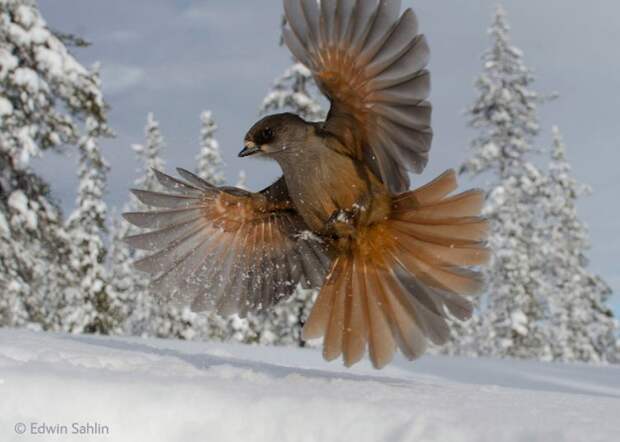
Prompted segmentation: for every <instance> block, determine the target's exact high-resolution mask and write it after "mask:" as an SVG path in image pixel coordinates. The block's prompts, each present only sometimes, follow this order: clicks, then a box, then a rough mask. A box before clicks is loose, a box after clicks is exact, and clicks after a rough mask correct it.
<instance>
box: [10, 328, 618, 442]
mask: <svg viewBox="0 0 620 442" xmlns="http://www.w3.org/2000/svg"><path fill="white" fill-rule="evenodd" d="M0 397H2V401H0V435H1V438H2V440H3V441H29V440H44V439H45V440H61V439H54V438H53V437H47V438H45V437H42V436H41V435H32V434H29V433H27V434H25V435H17V434H15V432H14V430H13V429H14V427H15V425H16V424H17V423H26V424H27V431H30V430H29V428H30V425H31V423H36V424H39V425H40V424H43V423H44V424H46V425H48V426H54V425H58V426H61V425H67V426H68V430H69V431H71V424H72V423H73V422H77V423H79V424H80V425H86V424H90V425H91V426H92V427H95V424H97V425H99V428H104V426H105V427H107V428H108V429H109V434H106V435H105V437H104V436H101V435H99V436H92V439H88V438H84V436H82V437H79V436H75V438H71V437H65V438H64V439H62V440H110V441H128V440H148V441H151V442H157V441H187V440H213V441H218V442H225V441H240V440H243V441H247V442H253V441H275V440H284V441H308V442H309V441H325V442H327V441H343V440H355V441H417V442H424V441H441V442H451V441H459V442H467V441H494V442H495V441H506V442H508V441H581V440H584V441H586V440H587V441H588V442H596V441H612V440H618V437H619V436H620V421H619V420H618V415H620V368H617V367H592V366H586V365H561V364H550V363H540V362H522V361H512V360H490V359H465V358H455V357H445V356H435V357H425V358H423V359H421V360H420V361H418V362H416V363H409V362H406V361H405V360H403V359H397V360H396V361H395V363H394V364H392V365H391V366H389V367H388V368H386V369H385V370H383V371H376V370H373V369H372V368H371V367H370V365H369V364H367V363H365V364H361V365H360V366H359V368H358V366H356V368H355V369H354V370H347V369H345V368H343V367H341V366H339V365H337V364H328V363H325V362H323V361H322V359H321V357H320V354H319V353H318V352H317V351H316V350H313V349H295V348H282V347H258V346H255V347H252V346H242V345H233V344H213V343H196V342H192V343H190V342H183V341H163V340H140V339H136V338H134V339H126V338H107V337H85V336H75V335H55V334H42V333H41V334H38V333H33V332H27V331H14V330H7V329H3V330H0Z"/></svg>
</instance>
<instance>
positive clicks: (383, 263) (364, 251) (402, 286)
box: [304, 171, 489, 368]
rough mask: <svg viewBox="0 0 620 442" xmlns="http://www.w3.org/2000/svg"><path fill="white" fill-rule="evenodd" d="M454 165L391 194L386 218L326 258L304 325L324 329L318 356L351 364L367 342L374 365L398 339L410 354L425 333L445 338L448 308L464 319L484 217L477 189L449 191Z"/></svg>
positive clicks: (477, 283) (317, 333) (386, 358)
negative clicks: (390, 209)
mask: <svg viewBox="0 0 620 442" xmlns="http://www.w3.org/2000/svg"><path fill="white" fill-rule="evenodd" d="M455 189H456V179H455V175H454V172H453V171H450V172H446V173H445V174H443V175H442V176H441V177H439V178H438V179H437V180H435V181H433V182H432V183H430V184H429V185H427V186H424V187H422V188H420V189H418V190H416V191H412V192H407V193H405V194H403V195H400V196H398V197H395V198H394V203H393V212H392V215H391V217H390V219H388V220H386V221H385V222H383V223H378V224H375V225H373V226H370V227H368V229H367V231H365V232H361V233H360V234H359V237H358V239H357V240H356V242H355V244H354V246H353V247H352V249H351V251H350V253H349V254H347V255H344V256H341V257H339V258H337V259H336V260H335V261H334V263H333V264H332V268H331V270H330V273H329V274H328V276H327V279H326V282H325V285H324V286H323V288H322V289H321V292H320V294H319V297H318V299H317V301H316V304H315V307H314V308H313V310H312V313H311V315H310V318H309V319H308V322H307V323H306V326H305V328H304V336H305V337H306V338H307V339H311V338H319V337H322V336H324V338H325V343H324V353H323V354H324V356H325V358H326V359H328V360H331V359H335V358H337V357H339V356H340V355H342V357H343V359H344V362H345V364H347V365H352V364H354V363H355V362H357V361H358V360H359V359H360V358H361V357H362V356H363V355H364V352H365V349H366V345H368V350H369V353H370V358H371V360H372V362H373V364H374V365H375V367H377V368H380V367H383V366H384V365H385V364H387V363H388V362H390V360H391V359H392V355H393V353H394V350H395V348H396V347H398V348H399V349H400V350H401V352H402V353H403V354H404V355H405V356H406V357H407V358H409V359H414V358H416V357H418V356H420V355H421V354H422V353H423V352H424V350H425V348H426V341H427V339H428V340H430V341H432V342H433V343H435V344H442V343H444V342H445V341H446V339H447V338H448V326H447V323H446V318H447V314H448V312H449V313H450V314H452V315H453V316H455V317H457V318H459V319H461V320H465V319H468V318H469V317H470V316H471V313H472V304H471V302H470V301H469V300H468V299H467V298H466V297H465V296H468V295H474V294H476V293H478V292H479V291H480V290H481V288H482V278H481V277H480V275H479V274H478V273H476V272H474V271H472V270H471V269H470V268H471V267H474V266H478V265H482V264H485V263H486V262H487V260H488V259H489V251H488V249H487V248H486V247H485V245H484V242H483V241H484V240H485V236H486V232H487V224H486V221H484V220H483V219H481V218H478V217H477V216H478V215H479V213H480V209H481V201H482V194H481V193H480V192H478V191H470V192H466V193H463V194H460V195H456V196H454V197H448V196H447V195H448V194H449V193H451V192H452V191H453V190H455Z"/></svg>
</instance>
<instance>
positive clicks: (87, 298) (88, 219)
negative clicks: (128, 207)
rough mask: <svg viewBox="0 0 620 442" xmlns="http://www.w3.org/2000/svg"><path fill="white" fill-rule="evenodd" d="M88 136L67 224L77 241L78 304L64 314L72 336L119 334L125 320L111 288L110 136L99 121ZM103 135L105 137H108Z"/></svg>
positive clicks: (74, 247) (70, 305)
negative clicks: (106, 142)
mask: <svg viewBox="0 0 620 442" xmlns="http://www.w3.org/2000/svg"><path fill="white" fill-rule="evenodd" d="M86 127H87V131H88V132H87V134H86V135H85V136H84V137H83V139H82V140H81V141H80V143H79V168H78V175H79V187H78V196H77V204H76V209H75V210H74V211H73V213H72V214H71V216H70V217H69V219H68V221H67V232H68V234H69V238H70V241H71V255H70V263H71V268H72V272H71V274H72V275H74V277H75V281H74V282H75V287H76V288H77V290H78V293H79V294H80V296H79V298H78V300H77V301H78V302H77V303H68V305H67V306H66V307H65V309H64V312H63V313H64V314H65V315H66V316H67V318H68V321H69V320H70V321H71V322H72V324H70V325H69V324H68V325H69V327H70V329H71V331H76V332H77V331H83V332H86V333H101V334H118V333H119V332H120V331H121V328H122V320H123V318H122V317H120V316H119V311H118V305H117V299H116V295H115V293H114V290H113V287H112V286H111V285H110V284H109V274H108V272H107V269H106V267H105V257H106V253H107V251H106V248H105V246H104V234H105V233H106V232H107V228H106V225H105V224H106V221H107V212H108V211H107V205H106V203H105V201H104V199H103V198H104V194H105V190H106V182H107V173H108V165H107V164H106V162H105V160H104V159H103V156H102V155H101V150H100V148H99V145H98V143H97V139H98V138H100V137H101V136H104V135H105V134H106V133H105V131H106V128H105V127H103V128H102V127H100V126H99V124H98V123H97V121H96V120H94V119H93V118H89V119H88V120H87V121H86ZM102 132H103V133H102Z"/></svg>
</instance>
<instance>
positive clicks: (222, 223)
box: [124, 169, 330, 315]
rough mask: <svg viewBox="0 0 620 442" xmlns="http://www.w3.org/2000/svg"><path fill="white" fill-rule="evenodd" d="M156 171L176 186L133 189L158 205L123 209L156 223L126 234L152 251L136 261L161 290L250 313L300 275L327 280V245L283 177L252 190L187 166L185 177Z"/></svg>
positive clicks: (309, 281)
mask: <svg viewBox="0 0 620 442" xmlns="http://www.w3.org/2000/svg"><path fill="white" fill-rule="evenodd" d="M155 174H156V176H157V178H158V180H159V181H160V182H161V183H162V186H164V187H165V188H166V189H167V190H168V191H170V193H162V192H150V191H149V192H147V191H140V190H138V191H135V194H136V196H137V197H138V198H139V199H140V200H141V201H142V202H143V203H144V204H147V205H151V206H153V207H156V208H158V210H155V211H152V212H138V213H127V214H124V216H125V218H126V219H127V220H128V221H129V222H131V223H132V224H134V225H136V226H138V227H142V228H146V229H152V231H150V232H146V233H141V234H138V235H132V236H129V237H127V238H126V241H127V242H128V243H129V244H130V245H131V246H132V247H135V248H139V249H144V250H149V251H153V252H154V253H153V254H151V255H149V256H146V257H144V258H142V259H140V260H138V261H137V262H136V263H135V267H136V268H137V269H138V270H141V271H145V272H148V273H150V274H152V275H154V276H156V278H155V279H154V281H153V285H154V290H155V291H156V292H158V293H160V294H161V296H165V297H172V298H173V299H172V300H173V301H175V302H182V303H185V302H188V303H191V305H192V308H193V309H195V310H205V309H209V310H210V309H216V310H217V311H219V312H220V313H222V314H225V315H228V314H231V313H234V312H240V313H241V314H244V313H247V311H248V309H250V308H252V309H256V310H262V309H266V308H268V307H270V306H272V305H273V304H275V303H277V302H278V301H279V300H281V299H282V298H283V297H285V296H288V295H290V294H291V293H292V292H293V290H295V287H296V286H297V283H299V282H301V283H302V285H303V286H305V287H308V288H310V287H320V286H321V285H322V283H323V279H324V277H325V274H326V273H327V271H328V269H329V267H330V259H329V257H328V249H327V245H326V244H325V243H323V242H322V241H321V240H320V239H317V238H316V237H314V236H313V235H311V234H307V233H305V232H306V231H307V227H306V225H305V223H304V222H303V220H302V219H301V217H300V216H299V215H298V214H297V213H295V212H294V211H292V210H291V209H290V208H289V207H290V204H287V203H286V199H287V198H288V195H287V192H286V187H285V186H284V187H283V183H282V182H281V181H278V182H276V183H275V184H274V185H273V186H271V187H270V188H268V189H265V190H264V191H263V192H260V193H255V194H253V193H250V192H246V191H243V190H241V189H236V188H216V187H214V186H212V185H211V184H210V183H208V182H207V181H205V180H203V179H202V178H200V177H198V176H197V175H195V174H193V173H191V172H188V171H186V170H183V169H179V174H180V175H182V176H183V178H184V179H185V180H187V181H182V180H179V179H176V178H172V177H169V176H168V175H165V174H163V173H161V172H158V171H155ZM283 198H284V199H283ZM280 207H287V209H286V210H284V209H280ZM162 208H163V210H161V209H162ZM171 293H172V295H171Z"/></svg>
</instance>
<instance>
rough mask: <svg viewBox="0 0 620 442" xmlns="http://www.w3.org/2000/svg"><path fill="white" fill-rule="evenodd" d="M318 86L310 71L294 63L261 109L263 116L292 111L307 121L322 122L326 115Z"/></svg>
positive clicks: (269, 94) (270, 92)
mask: <svg viewBox="0 0 620 442" xmlns="http://www.w3.org/2000/svg"><path fill="white" fill-rule="evenodd" d="M317 95H318V94H317V90H316V85H315V83H314V79H313V78H312V74H311V72H310V70H309V69H308V68H307V67H305V66H304V65H303V64H301V63H299V62H295V63H293V64H292V65H291V66H290V67H288V68H287V69H286V71H285V72H284V74H283V75H282V76H281V77H279V78H278V79H277V80H276V81H275V82H274V85H273V87H272V89H271V90H270V91H269V93H268V94H267V96H266V97H265V99H264V100H263V104H262V105H261V107H260V113H261V114H262V115H264V114H268V113H275V112H285V111H290V112H294V113H296V114H297V115H299V116H300V117H301V118H303V119H305V120H307V121H321V120H323V119H325V116H326V113H325V111H324V110H323V109H322V107H321V105H320V103H319V100H318V99H317V98H316V97H317Z"/></svg>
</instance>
